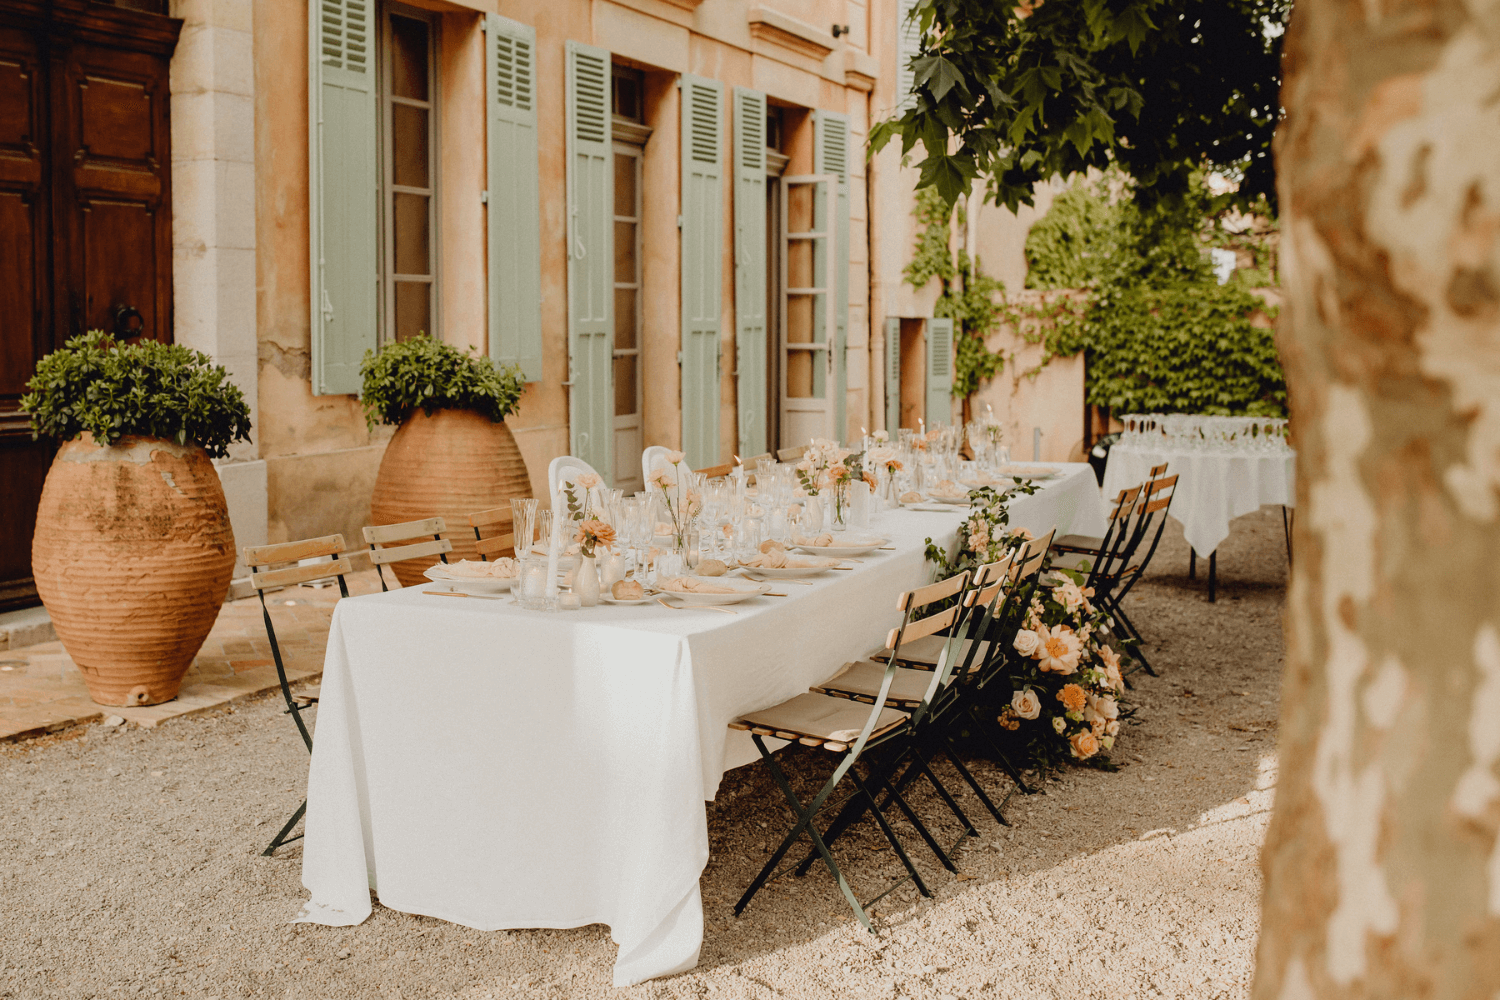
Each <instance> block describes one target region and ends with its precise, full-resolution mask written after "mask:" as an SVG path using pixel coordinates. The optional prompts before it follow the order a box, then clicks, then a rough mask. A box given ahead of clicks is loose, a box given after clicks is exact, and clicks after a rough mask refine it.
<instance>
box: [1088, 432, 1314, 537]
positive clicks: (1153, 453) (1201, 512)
mask: <svg viewBox="0 0 1500 1000" xmlns="http://www.w3.org/2000/svg"><path fill="white" fill-rule="evenodd" d="M1163 462H1166V463H1167V474H1168V475H1172V474H1174V473H1175V474H1176V475H1177V487H1176V489H1175V491H1174V493H1173V497H1172V507H1171V516H1172V517H1174V518H1176V519H1177V520H1178V521H1179V522H1181V524H1182V533H1183V536H1184V537H1186V538H1187V541H1188V544H1189V545H1191V546H1192V547H1193V551H1195V552H1197V553H1198V555H1200V556H1205V557H1207V556H1209V555H1211V554H1212V553H1213V552H1214V550H1215V549H1217V548H1218V547H1219V543H1220V542H1222V541H1224V539H1226V538H1228V537H1229V522H1230V521H1232V520H1234V519H1235V518H1237V517H1240V516H1242V515H1245V514H1249V513H1252V512H1254V511H1257V510H1259V509H1260V507H1261V505H1262V504H1268V503H1274V504H1282V505H1283V506H1286V507H1291V506H1293V505H1294V503H1295V499H1296V495H1297V491H1296V467H1297V456H1296V454H1295V453H1293V452H1285V453H1276V454H1271V453H1267V454H1253V453H1251V454H1243V453H1239V452H1208V451H1181V452H1179V451H1163V450H1160V449H1144V448H1139V447H1136V446H1132V445H1115V446H1114V447H1113V448H1111V449H1110V450H1109V464H1108V465H1107V466H1105V469H1104V496H1105V497H1108V498H1110V499H1113V498H1114V497H1115V496H1117V495H1118V494H1119V492H1120V490H1122V489H1129V488H1130V487H1132V486H1135V485H1137V484H1139V483H1143V482H1145V481H1146V477H1147V476H1148V475H1150V472H1151V468H1152V466H1156V465H1160V464H1161V463H1163ZM1096 534H1102V532H1096Z"/></svg>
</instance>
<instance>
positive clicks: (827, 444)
mask: <svg viewBox="0 0 1500 1000" xmlns="http://www.w3.org/2000/svg"><path fill="white" fill-rule="evenodd" d="M852 454H854V452H852V451H850V450H849V449H848V448H841V447H839V443H838V442H837V441H833V440H830V439H828V438H813V441H812V444H811V445H809V446H808V448H807V451H805V452H803V454H802V461H800V462H798V463H797V466H796V469H797V481H798V482H800V483H801V484H802V489H803V490H804V491H805V492H806V493H807V495H808V496H810V497H815V496H817V495H818V492H819V491H820V490H825V489H827V488H828V487H830V486H832V485H833V484H834V482H836V481H837V480H839V479H841V478H842V479H843V481H845V482H847V481H848V479H847V475H848V471H849V470H848V466H846V465H845V464H844V459H846V458H848V457H849V456H850V455H852Z"/></svg>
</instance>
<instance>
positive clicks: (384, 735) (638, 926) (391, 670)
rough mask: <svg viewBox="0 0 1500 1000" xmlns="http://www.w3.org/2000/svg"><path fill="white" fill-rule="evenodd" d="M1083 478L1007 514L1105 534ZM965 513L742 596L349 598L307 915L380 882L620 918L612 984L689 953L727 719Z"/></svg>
mask: <svg viewBox="0 0 1500 1000" xmlns="http://www.w3.org/2000/svg"><path fill="white" fill-rule="evenodd" d="M1081 475H1087V476H1088V477H1089V479H1088V484H1089V486H1090V487H1092V486H1093V477H1092V473H1091V472H1090V471H1089V468H1088V466H1086V465H1084V466H1069V467H1067V474H1066V475H1065V476H1064V477H1063V478H1061V479H1060V480H1057V481H1054V482H1052V483H1051V484H1049V485H1048V486H1047V487H1046V488H1044V489H1043V490H1042V491H1040V492H1039V493H1037V494H1036V495H1034V496H1029V497H1017V498H1016V499H1015V500H1014V501H1013V502H1012V505H1011V508H1010V510H1011V520H1012V524H1013V525H1016V526H1018V527H1026V528H1028V529H1030V530H1031V531H1033V532H1034V533H1041V532H1044V531H1046V530H1048V529H1049V528H1051V527H1052V526H1053V524H1054V523H1056V525H1057V529H1058V531H1059V533H1060V534H1061V533H1068V532H1072V533H1081V534H1100V533H1102V532H1103V527H1104V516H1105V515H1104V505H1103V502H1102V500H1101V499H1100V498H1099V494H1098V491H1097V489H1093V491H1092V495H1093V502H1092V504H1091V503H1089V502H1088V499H1087V498H1088V495H1089V491H1087V490H1080V489H1079V488H1078V477H1079V476H1081ZM965 510H966V508H955V510H954V511H953V512H947V511H944V512H934V513H927V512H918V511H909V510H900V511H888V512H884V513H882V514H879V515H877V516H876V517H875V518H873V519H872V522H871V530H873V531H878V532H879V533H881V534H885V535H889V536H890V537H891V539H892V540H891V542H890V543H889V544H890V546H891V547H892V551H881V552H877V553H872V554H871V555H870V556H867V557H864V559H863V561H862V562H858V563H853V564H852V566H853V568H852V569H851V570H849V571H835V572H831V573H826V574H823V575H822V576H819V577H813V578H811V583H812V585H811V586H800V585H797V584H783V585H779V586H777V587H776V591H777V592H778V593H784V594H786V595H787V596H786V597H762V598H757V599H755V600H753V601H750V602H746V603H743V604H739V605H736V606H735V607H734V610H735V611H736V614H734V615H725V614H721V613H719V612H716V611H711V610H702V609H695V610H687V611H674V610H669V609H667V608H664V607H661V606H659V605H656V604H651V605H644V606H635V607H614V606H606V605H601V606H599V607H597V608H591V609H587V610H584V611H575V612H557V613H546V612H533V611H526V610H524V609H521V608H519V607H518V606H516V605H514V604H511V603H510V602H509V601H490V600H477V599H452V598H436V597H431V596H428V595H426V594H424V593H423V592H422V590H420V589H416V588H413V589H407V590H397V591H393V592H391V593H384V594H370V595H366V596H363V597H355V598H349V599H346V600H343V601H340V602H339V604H338V605H337V607H336V608H335V611H334V616H333V623H332V627H331V630H330V633H329V638H328V651H327V655H326V659H325V662H324V668H323V687H322V692H321V702H320V705H319V711H318V728H317V734H316V739H315V741H314V747H313V756H312V764H311V769H310V772H309V776H308V789H307V799H308V805H307V820H306V840H305V846H304V854H303V867H302V881H303V885H304V886H305V887H306V888H307V889H308V890H309V891H310V893H311V896H312V898H311V900H310V901H309V902H308V903H307V905H306V906H305V908H304V909H303V912H302V914H301V915H300V916H299V917H298V919H299V920H307V921H312V922H316V923H322V924H330V925H335V926H347V925H354V924H358V923H360V922H362V921H363V920H364V919H365V918H366V917H368V916H369V914H370V911H371V903H370V893H369V890H371V889H374V890H376V891H377V892H378V893H379V898H380V902H381V903H383V904H384V905H385V906H388V907H390V908H392V909H396V910H401V911H404V912H407V913H420V914H424V915H428V916H433V917H438V918H441V919H444V920H450V921H453V922H455V923H460V924H463V925H465V926H469V927H474V928H478V929H481V930H498V929H501V928H518V927H559V928H561V927H578V926H582V925H585V924H591V923H602V924H607V925H609V928H610V931H611V934H612V936H613V938H614V940H615V942H616V943H617V944H618V945H619V949H620V950H619V954H618V958H617V961H616V964H615V969H614V982H615V985H616V986H628V985H632V984H635V983H639V982H642V981H644V980H647V979H651V978H654V977H657V976H662V975H668V974H671V973H674V972H679V971H683V970H686V969H690V968H692V967H693V966H694V965H696V964H697V961H698V952H699V948H700V946H701V944H702V940H703V907H702V900H701V898H700V896H699V891H698V879H699V876H700V874H701V873H702V871H703V868H704V866H705V865H706V864H707V862H708V830H707V822H706V818H705V815H704V810H703V803H704V801H705V800H709V799H712V798H713V797H714V794H715V792H716V790H717V788H718V784H719V779H720V776H721V775H722V774H723V772H724V770H725V769H726V768H727V767H732V766H734V765H736V764H738V763H741V762H742V760H741V759H739V758H741V757H742V756H743V754H742V753H741V752H740V751H741V750H742V749H743V748H737V747H736V745H735V743H734V741H733V740H730V739H727V738H726V734H728V733H730V732H731V731H729V730H727V728H726V727H727V724H728V723H729V722H730V720H732V719H734V718H735V717H736V716H739V715H741V714H744V713H745V712H749V711H754V710H756V709H759V708H764V707H768V706H770V705H774V704H777V703H778V702H781V701H784V700H785V699H787V698H790V697H792V696H794V695H797V694H802V693H804V692H806V691H807V689H808V687H809V686H811V685H813V684H816V683H818V682H820V681H823V680H826V679H827V678H828V677H829V676H831V675H832V674H833V673H835V672H836V671H837V670H838V668H839V667H840V666H841V665H842V664H844V663H845V662H847V661H849V660H851V659H856V658H858V657H860V656H863V655H865V654H867V653H868V652H869V651H871V650H872V649H875V648H877V647H878V646H879V645H880V644H881V642H882V640H883V638H884V635H885V633H886V631H887V630H888V629H890V628H891V627H892V626H893V625H895V624H897V622H898V620H899V616H898V614H897V612H896V603H895V599H894V598H895V595H896V593H897V592H898V591H900V590H903V589H909V588H911V587H913V586H917V585H920V584H923V583H926V582H928V581H929V580H930V579H931V568H930V567H929V566H927V565H926V564H925V562H924V550H925V540H926V539H927V538H929V537H931V538H932V539H933V540H934V541H936V542H938V543H939V544H952V543H953V541H954V539H955V537H956V529H957V527H958V524H959V522H960V519H961V515H962V513H963V512H964V511H965ZM1062 522H1066V523H1062ZM732 735H733V736H734V737H742V736H743V734H740V733H733V734H732Z"/></svg>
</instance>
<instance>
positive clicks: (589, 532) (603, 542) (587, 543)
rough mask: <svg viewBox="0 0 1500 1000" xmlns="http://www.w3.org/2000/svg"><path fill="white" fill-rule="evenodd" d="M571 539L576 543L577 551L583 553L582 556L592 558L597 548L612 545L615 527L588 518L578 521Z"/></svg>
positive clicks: (607, 547)
mask: <svg viewBox="0 0 1500 1000" xmlns="http://www.w3.org/2000/svg"><path fill="white" fill-rule="evenodd" d="M573 540H574V541H575V542H577V543H578V551H579V552H581V553H583V557H584V558H585V559H592V558H594V553H595V552H597V551H598V550H599V549H601V548H602V549H605V550H608V549H610V548H611V547H613V546H614V544H615V529H614V528H611V527H610V526H609V525H608V524H606V523H604V522H603V521H600V520H597V519H595V518H588V519H587V520H584V521H581V522H579V525H578V534H577V535H576V536H574V538H573Z"/></svg>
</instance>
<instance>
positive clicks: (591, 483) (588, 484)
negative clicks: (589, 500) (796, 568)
mask: <svg viewBox="0 0 1500 1000" xmlns="http://www.w3.org/2000/svg"><path fill="white" fill-rule="evenodd" d="M573 482H574V483H575V484H576V485H578V486H582V487H583V488H584V489H586V490H591V489H594V488H595V487H597V486H603V485H604V480H602V479H600V478H599V474H598V473H597V472H580V473H579V474H578V477H577V478H576V479H574V480H573Z"/></svg>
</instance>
